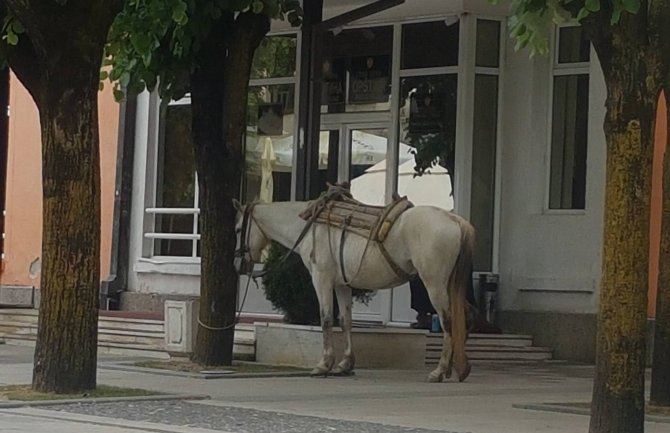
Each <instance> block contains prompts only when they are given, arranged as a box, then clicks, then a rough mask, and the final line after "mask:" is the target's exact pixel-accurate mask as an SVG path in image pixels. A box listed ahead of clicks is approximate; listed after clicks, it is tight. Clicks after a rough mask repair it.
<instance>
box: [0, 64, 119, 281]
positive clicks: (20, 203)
mask: <svg viewBox="0 0 670 433" xmlns="http://www.w3.org/2000/svg"><path fill="white" fill-rule="evenodd" d="M10 86H11V89H10V109H11V116H10V119H9V153H8V167H7V205H6V209H7V216H6V225H5V227H6V228H5V231H6V235H5V236H6V239H5V259H4V261H3V271H2V276H1V278H0V283H1V284H3V285H20V286H30V285H33V284H34V285H36V286H37V285H39V277H38V278H36V279H31V278H30V276H29V272H28V268H29V266H30V262H31V261H33V260H34V259H35V258H37V257H40V256H41V239H42V181H41V178H42V167H41V139H40V128H39V115H38V112H37V107H36V106H35V104H34V103H33V100H32V99H31V98H30V95H29V94H28V93H27V91H26V90H25V88H24V87H23V86H22V85H21V83H20V82H19V81H18V79H16V77H15V76H13V75H12V77H11V81H10ZM99 104H100V108H99V117H100V160H101V186H102V222H101V223H102V229H101V234H102V256H101V266H102V268H101V277H102V278H104V277H106V276H107V275H108V274H109V261H110V257H109V256H110V249H111V247H110V243H111V234H112V214H113V210H114V184H115V177H116V147H117V135H118V131H117V129H118V118H119V106H118V104H117V103H116V102H114V98H113V97H112V92H111V89H110V88H109V86H106V88H105V90H104V91H103V92H101V93H100V98H99Z"/></svg>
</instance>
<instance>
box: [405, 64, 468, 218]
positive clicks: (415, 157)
mask: <svg viewBox="0 0 670 433" xmlns="http://www.w3.org/2000/svg"><path fill="white" fill-rule="evenodd" d="M457 84H458V78H457V76H456V74H450V75H428V76H417V77H407V78H403V79H402V80H401V85H400V89H401V90H400V91H401V99H400V101H401V102H400V104H401V105H400V149H399V167H398V193H399V194H400V195H405V194H407V195H409V196H410V199H412V200H413V201H414V202H415V204H426V205H435V206H439V207H442V208H445V209H453V207H454V195H453V194H454V193H453V191H454V174H455V156H456V147H455V141H456V104H457V101H456V93H457ZM417 166H418V167H420V168H422V169H425V170H426V173H425V174H424V175H423V176H421V177H415V176H414V175H415V167H417ZM410 189H411V191H416V192H415V193H414V195H412V194H411V193H409V192H408V191H409V190H410Z"/></svg>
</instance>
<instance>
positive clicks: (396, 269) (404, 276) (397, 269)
mask: <svg viewBox="0 0 670 433" xmlns="http://www.w3.org/2000/svg"><path fill="white" fill-rule="evenodd" d="M377 245H379V251H381V253H382V255H383V256H384V258H385V259H386V262H387V263H388V264H389V266H390V267H391V269H393V272H395V274H396V275H397V276H398V278H400V279H401V280H403V281H405V282H407V281H409V280H411V279H412V278H414V275H412V274H409V273H407V272H405V270H404V269H403V268H401V267H400V266H398V264H397V263H396V262H395V260H393V257H391V255H390V254H389V252H388V250H387V249H386V247H385V246H384V242H380V241H377Z"/></svg>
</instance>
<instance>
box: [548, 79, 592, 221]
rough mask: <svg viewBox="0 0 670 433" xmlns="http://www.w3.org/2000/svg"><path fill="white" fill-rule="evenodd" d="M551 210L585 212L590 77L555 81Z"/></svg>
mask: <svg viewBox="0 0 670 433" xmlns="http://www.w3.org/2000/svg"><path fill="white" fill-rule="evenodd" d="M552 110H553V112H552V113H553V114H552V131H551V171H550V184H549V208H550V209H584V207H585V204H586V151H587V141H588V112H589V111H588V110H589V76H588V74H581V75H561V76H557V77H555V78H554V102H553V109H552Z"/></svg>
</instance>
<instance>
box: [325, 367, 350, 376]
mask: <svg viewBox="0 0 670 433" xmlns="http://www.w3.org/2000/svg"><path fill="white" fill-rule="evenodd" d="M331 374H332V375H333V376H337V377H347V376H354V375H355V374H356V373H354V370H349V369H344V368H340V367H335V369H334V370H333V371H332V373H331Z"/></svg>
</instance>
